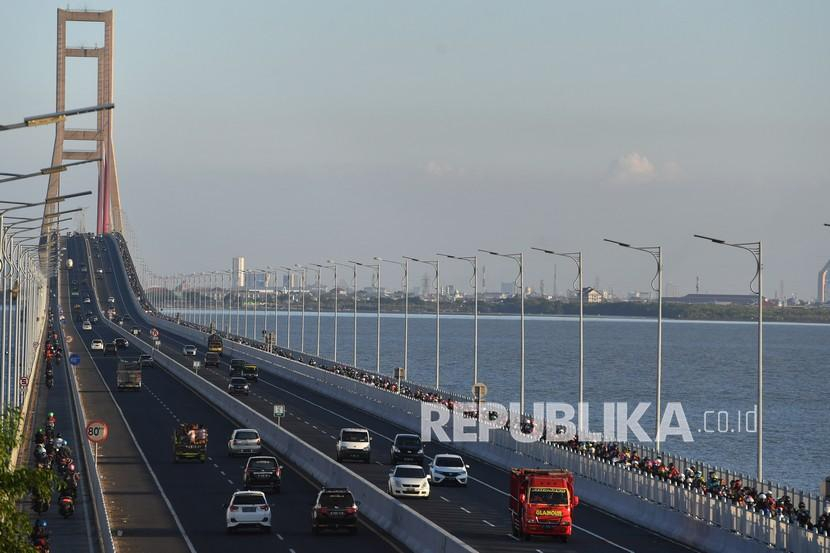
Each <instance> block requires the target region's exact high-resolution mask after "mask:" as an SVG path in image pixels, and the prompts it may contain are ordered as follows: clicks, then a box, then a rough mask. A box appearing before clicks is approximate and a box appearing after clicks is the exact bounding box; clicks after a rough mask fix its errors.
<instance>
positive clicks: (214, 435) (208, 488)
mask: <svg viewBox="0 0 830 553" xmlns="http://www.w3.org/2000/svg"><path fill="white" fill-rule="evenodd" d="M110 337H112V338H114V335H110V336H107V335H104V338H110ZM116 364H117V361H116V360H115V359H114V358H113V357H109V358H107V359H106V360H105V361H103V362H102V363H101V365H102V366H103V371H104V373H105V374H104V377H105V379H106V380H107V381H108V384H109V386H110V387H111V388H114V387H115V375H114V372H115V366H116ZM143 372H144V376H143V380H144V389H143V390H142V391H141V392H137V393H130V392H122V393H116V396H117V398H118V402H119V405H120V406H121V408H122V410H123V412H124V414H125V416H126V417H127V419H128V420H129V421H130V424H131V426H132V428H133V432H134V433H135V435H136V437H137V438H138V440H139V441H140V442H141V444H142V448H143V449H144V452H145V455H146V456H147V458H148V460H149V461H150V463H151V466H152V467H153V469H154V470H155V472H156V474H157V476H158V477H159V480H160V481H161V482H162V486H163V488H164V489H165V491H166V493H167V494H168V497H170V499H171V502H173V504H174V505H175V506H176V511H177V513H178V514H179V518H180V519H181V521H182V524H183V525H184V527H185V528H186V529H188V534H189V535H190V536H191V540H192V541H193V543H194V545H195V546H196V548H197V549H198V550H199V551H209V550H211V551H212V550H215V551H227V550H228V548H229V547H233V545H236V544H238V541H234V540H236V539H237V538H236V537H235V536H227V535H226V534H225V529H224V508H223V505H224V504H225V503H227V501H228V500H229V498H230V496H231V494H232V493H233V491H235V490H238V489H242V484H241V476H242V472H243V469H244V466H245V462H246V459H245V458H238V457H237V458H230V457H228V456H227V451H226V443H227V442H226V441H227V439H228V437H229V436H230V434H231V432H232V431H233V429H234V428H237V427H238V426H237V425H235V424H234V423H233V422H232V421H230V420H229V419H228V418H226V417H225V416H224V415H222V414H220V413H219V412H217V411H216V410H214V409H213V408H212V407H210V406H208V405H207V404H206V403H205V402H204V400H202V399H201V398H199V397H198V396H196V395H195V394H194V393H193V392H191V391H190V390H189V389H187V388H185V387H184V386H183V385H182V384H181V383H179V382H178V381H177V380H175V378H174V377H172V376H170V375H169V374H168V373H167V372H166V371H163V370H159V369H154V370H145V371H143ZM145 393H147V394H148V395H149V396H151V397H152V398H153V400H154V401H151V402H149V403H150V404H149V405H148V402H147V401H146V398H142V397H140V396H142V395H143V394H145ZM122 396H123V397H122ZM185 414H186V415H185ZM185 416H186V417H188V420H187V421H185V419H184V418H182V417H185ZM180 422H199V423H201V424H205V425H206V426H207V428H208V432H209V445H208V455H209V456H210V459H209V461H208V462H207V463H204V464H202V463H199V462H194V463H184V462H183V463H174V462H173V453H172V441H171V439H172V438H171V436H172V432H173V429H174V428H175V425H176V424H178V423H180ZM270 453H271V454H274V453H273V452H270ZM277 457H279V456H278V455H277ZM281 461H282V460H281ZM282 462H283V464H284V465H285V462H284V461H282ZM194 482H198V486H199V488H198V492H197V493H194ZM282 482H283V483H282V491H281V493H279V494H269V501H270V502H272V503H273V516H274V520H273V522H272V524H273V528H274V532H275V533H277V534H279V536H278V537H277V536H275V537H274V538H272V540H271V541H273V539H276V541H277V542H279V543H280V545H283V546H286V547H290V548H294V549H296V550H298V551H299V550H302V551H309V550H322V551H325V550H328V548H329V547H332V548H344V549H347V550H348V549H352V548H354V549H357V550H360V551H396V549H395V548H393V547H392V546H391V545H390V544H388V543H386V542H384V541H383V540H382V539H381V538H379V537H378V536H376V535H374V534H373V533H371V532H369V531H368V530H366V529H365V527H364V528H363V529H362V530H363V531H362V532H359V533H358V534H357V535H356V536H346V535H343V534H338V535H333V536H331V537H329V538H328V539H325V542H324V543H321V540H320V539H319V538H317V537H313V536H312V535H311V505H312V504H313V503H314V499H315V497H316V493H317V488H316V486H313V485H311V484H310V483H309V482H307V481H306V480H305V479H304V478H303V477H302V476H301V475H300V474H299V473H298V472H296V470H295V469H294V468H293V467H291V466H290V465H285V470H284V472H283V481H282ZM298 507H299V508H298ZM305 507H307V509H306V508H305ZM280 538H282V540H280ZM259 540H260V541H258V542H257V543H258V544H260V545H262V546H269V547H270V545H269V540H268V537H267V536H265V535H263V536H262V537H261V538H259ZM246 543H247V542H246Z"/></svg>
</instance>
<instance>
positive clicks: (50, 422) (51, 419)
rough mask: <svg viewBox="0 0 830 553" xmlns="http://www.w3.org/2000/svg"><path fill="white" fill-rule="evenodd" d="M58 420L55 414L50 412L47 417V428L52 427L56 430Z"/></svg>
mask: <svg viewBox="0 0 830 553" xmlns="http://www.w3.org/2000/svg"><path fill="white" fill-rule="evenodd" d="M57 422H58V418H57V417H56V416H55V413H53V412H52V411H49V414H48V415H47V416H46V426H51V427H52V428H55V424H57Z"/></svg>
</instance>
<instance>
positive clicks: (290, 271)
mask: <svg viewBox="0 0 830 553" xmlns="http://www.w3.org/2000/svg"><path fill="white" fill-rule="evenodd" d="M278 268H279V269H281V270H283V271H285V272H287V273H288V286H286V290H287V292H288V322H287V323H286V324H287V325H288V326H287V329H286V330H287V331H288V337H287V340H286V347H287V348H288V349H291V282H292V280H293V276H294V269H293V268H291V267H278Z"/></svg>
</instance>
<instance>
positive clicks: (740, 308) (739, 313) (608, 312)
mask: <svg viewBox="0 0 830 553" xmlns="http://www.w3.org/2000/svg"><path fill="white" fill-rule="evenodd" d="M194 296H200V295H199V294H194ZM252 296H253V294H252V295H251V297H249V301H248V302H247V308H248V309H253V303H254V302H253V297H252ZM326 296H328V297H326ZM191 299H193V300H195V301H191ZM240 299H241V300H242V301H241V302H239V304H237V301H236V300H237V298H236V297H235V296H226V297H225V298H224V305H225V308H226V309H235V308H236V307H237V305H239V307H240V308H242V309H244V308H245V306H246V302H245V301H244V299H243V298H240ZM263 299H264V298H263ZM200 300H202V298H201V297H194V298H189V297H185V298H181V297H180V298H176V301H175V302H174V303H175V304H177V305H173V306H170V309H177V308H180V309H184V308H186V305H187V306H190V305H204V306H206V307H208V308H212V307H214V306H216V307H218V305H211V304H212V303H213V302H212V301H210V300H208V301H206V302H202V301H200ZM220 302H221V300H220ZM300 305H301V304H300V301H299V299H298V298H296V297H295V298H294V299H293V300H292V305H291V308H292V310H296V311H300ZM287 307H288V303H287V299H286V298H284V297H281V298H280V305H279V311H280V312H282V313H284V312H285V311H286V310H287ZM320 307H321V309H322V310H323V311H327V312H333V311H334V301H333V298H332V297H331V295H330V294H325V295H324V296H323V299H322V301H321V306H320ZM337 307H338V312H339V313H351V312H352V309H353V307H354V303H353V298H352V297H351V296H341V297H340V298H339V300H338V306H337ZM305 308H306V313H308V312H314V311H316V310H317V302H316V297H315V296H310V297H306V301H305ZM257 309H263V310H273V309H274V302H273V301H269V302H265V301H260V302H258V303H257ZM357 311H358V312H359V313H375V312H376V311H377V303H376V300H375V298H365V297H363V298H361V297H358V302H357ZM381 311H382V312H383V313H403V312H404V302H403V300H402V299H400V298H394V299H393V298H388V297H387V298H383V299H382V300H381ZM409 312H410V313H411V314H432V313H434V312H435V302H433V301H426V300H424V299H422V298H419V297H411V298H410V299H409ZM478 312H479V314H480V315H518V314H519V312H520V300H519V298H512V297H511V298H506V299H502V300H489V301H481V300H480V301H479V305H478ZM584 312H585V315H586V316H588V317H632V318H656V317H657V304H656V303H655V302H603V303H591V304H589V303H586V304H585V305H584ZM472 313H473V302H472V301H471V300H469V299H464V300H456V301H450V300H446V301H442V302H441V314H442V315H443V314H447V315H451V314H455V315H472ZM525 314H526V315H565V316H575V315H578V314H579V303H578V302H576V301H560V300H556V301H552V300H546V299H542V298H536V297H533V298H525ZM663 318H664V319H671V320H686V321H725V322H752V321H757V320H758V308H757V306H754V305H733V304H686V303H672V302H665V303H663ZM764 321H765V322H789V323H823V324H830V308H827V307H817V306H783V307H779V306H777V305H771V304H767V305H765V306H764Z"/></svg>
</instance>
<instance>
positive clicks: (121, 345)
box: [113, 338, 130, 349]
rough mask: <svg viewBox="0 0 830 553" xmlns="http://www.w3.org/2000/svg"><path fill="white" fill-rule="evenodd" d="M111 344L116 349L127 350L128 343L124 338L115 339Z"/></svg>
mask: <svg viewBox="0 0 830 553" xmlns="http://www.w3.org/2000/svg"><path fill="white" fill-rule="evenodd" d="M113 343H114V344H115V347H117V348H118V349H127V348H128V347H129V345H130V343H129V342H128V341H127V340H126V339H125V338H116V339H115V340H114V341H113Z"/></svg>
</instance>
